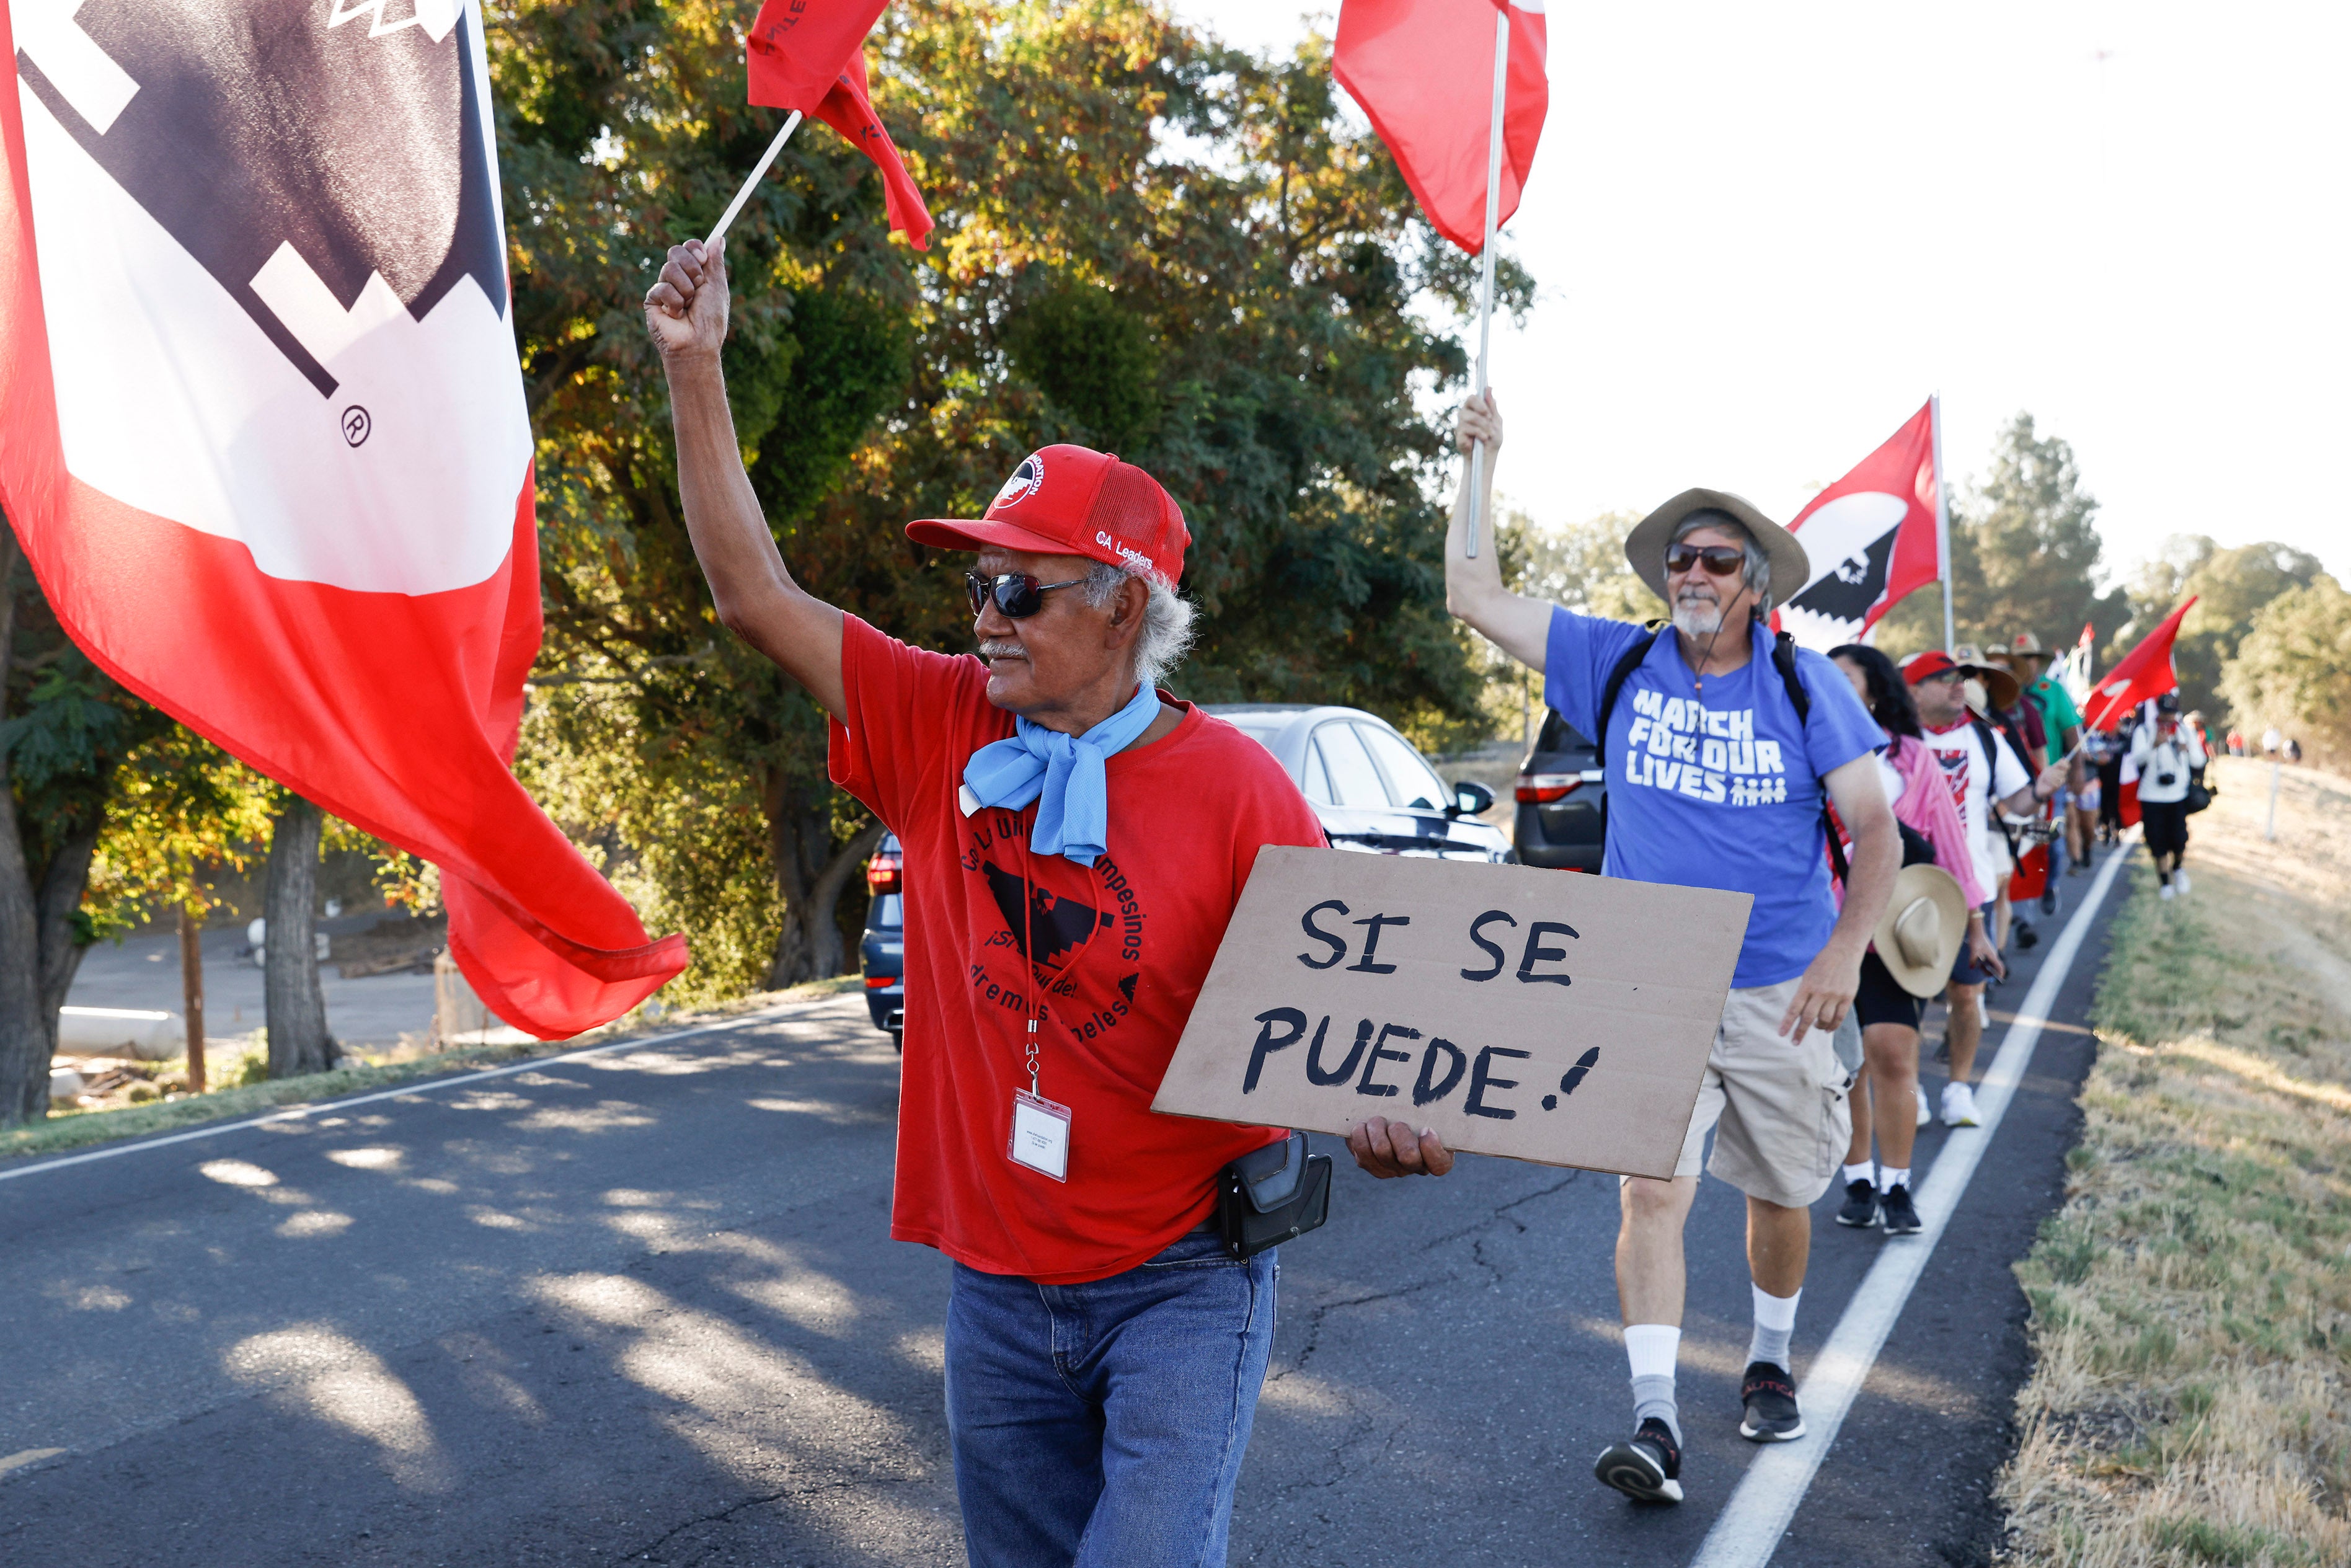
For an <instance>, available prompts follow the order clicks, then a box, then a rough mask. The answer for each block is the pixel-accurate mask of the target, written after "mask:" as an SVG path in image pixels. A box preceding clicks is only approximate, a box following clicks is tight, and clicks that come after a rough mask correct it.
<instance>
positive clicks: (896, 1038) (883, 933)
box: [857, 833, 906, 1049]
mask: <svg viewBox="0 0 2351 1568" xmlns="http://www.w3.org/2000/svg"><path fill="white" fill-rule="evenodd" d="M865 886H866V889H867V891H869V892H870V893H871V894H872V895H873V896H872V903H871V904H867V905H866V906H865V936H864V938H863V939H862V941H860V942H859V943H858V944H857V951H858V956H860V957H862V958H863V959H864V960H865V1006H866V1009H867V1010H869V1011H870V1012H872V1015H873V1027H874V1028H875V1029H878V1030H888V1031H889V1035H890V1041H891V1043H892V1044H893V1045H896V1046H899V1047H900V1048H902V1049H903V1048H904V1045H905V1043H906V862H905V854H904V852H903V851H902V850H900V849H899V847H898V835H897V834H895V833H885V834H883V838H882V846H881V848H879V849H877V850H875V851H874V852H873V854H872V858H871V859H870V860H868V861H867V862H865Z"/></svg>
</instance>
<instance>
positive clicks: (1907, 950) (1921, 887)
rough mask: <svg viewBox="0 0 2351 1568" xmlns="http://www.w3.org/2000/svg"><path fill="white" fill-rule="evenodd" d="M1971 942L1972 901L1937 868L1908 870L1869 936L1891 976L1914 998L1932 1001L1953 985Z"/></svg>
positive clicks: (1898, 875)
mask: <svg viewBox="0 0 2351 1568" xmlns="http://www.w3.org/2000/svg"><path fill="white" fill-rule="evenodd" d="M1967 939H1968V901H1967V897H1966V895H1965V894H1962V893H1960V892H1959V879H1958V878H1956V877H1954V876H1953V875H1952V874H1951V873H1949V872H1947V871H1945V870H1944V869H1943V868H1942V867H1941V866H1938V865H1906V866H1904V867H1903V868H1902V870H1901V871H1900V872H1899V873H1896V876H1895V878H1894V896H1893V897H1892V898H1889V899H1887V900H1886V913H1885V914H1884V915H1880V916H1879V917H1878V921H1877V929H1876V932H1875V933H1873V934H1872V936H1871V937H1870V940H1871V941H1872V942H1873V943H1875V944H1876V947H1877V959H1878V962H1880V963H1882V964H1884V965H1885V966H1886V973H1887V974H1889V975H1892V976H1893V977H1894V980H1895V983H1896V985H1898V986H1900V987H1901V988H1903V989H1904V990H1906V991H1907V992H1909V993H1910V994H1911V995H1912V996H1914V997H1931V996H1933V995H1934V994H1935V993H1936V992H1938V991H1939V990H1941V989H1942V988H1944V987H1945V986H1946V985H1949V983H1950V978H1951V966H1952V964H1953V963H1954V962H1956V961H1957V960H1958V958H1959V944H1961V943H1962V942H1965V941H1966V940H1967Z"/></svg>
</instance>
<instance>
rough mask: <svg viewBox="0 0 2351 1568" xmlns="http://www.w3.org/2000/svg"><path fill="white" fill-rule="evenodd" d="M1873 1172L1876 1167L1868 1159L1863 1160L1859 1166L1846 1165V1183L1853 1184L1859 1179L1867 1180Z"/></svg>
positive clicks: (1846, 1184)
mask: <svg viewBox="0 0 2351 1568" xmlns="http://www.w3.org/2000/svg"><path fill="white" fill-rule="evenodd" d="M1873 1172H1874V1167H1873V1166H1871V1165H1870V1163H1869V1162H1868V1161H1867V1160H1864V1161H1862V1162H1861V1164H1859V1165H1857V1166H1845V1167H1844V1185H1845V1186H1852V1185H1853V1184H1854V1183H1855V1182H1857V1181H1867V1180H1869V1179H1870V1176H1872V1174H1873Z"/></svg>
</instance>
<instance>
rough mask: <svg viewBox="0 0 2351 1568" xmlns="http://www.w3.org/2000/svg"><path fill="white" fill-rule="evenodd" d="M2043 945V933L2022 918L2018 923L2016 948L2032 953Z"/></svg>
mask: <svg viewBox="0 0 2351 1568" xmlns="http://www.w3.org/2000/svg"><path fill="white" fill-rule="evenodd" d="M2038 946H2041V933H2040V932H2038V931H2035V930H2034V929H2033V928H2032V926H2030V925H2026V924H2025V923H2024V922H2023V921H2022V920H2020V921H2018V922H2017V923H2016V950H2017V951H2018V952H2020V953H2030V952H2032V950H2033V949H2034V948H2035V947H2038Z"/></svg>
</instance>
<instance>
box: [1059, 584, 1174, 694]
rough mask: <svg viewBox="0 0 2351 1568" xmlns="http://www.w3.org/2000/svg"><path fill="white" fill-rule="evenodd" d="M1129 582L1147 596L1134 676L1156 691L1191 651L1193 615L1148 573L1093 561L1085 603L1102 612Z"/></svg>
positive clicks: (1135, 651)
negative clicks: (1131, 581) (1134, 584)
mask: <svg viewBox="0 0 2351 1568" xmlns="http://www.w3.org/2000/svg"><path fill="white" fill-rule="evenodd" d="M1130 579H1131V580H1134V581H1136V582H1139V583H1141V584H1143V586H1144V590H1145V591H1147V592H1148V594H1149V595H1150V597H1149V598H1148V599H1147V600H1146V601H1144V607H1143V631H1142V633H1141V634H1140V635H1138V636H1137V637H1136V638H1135V640H1134V676H1135V679H1137V680H1139V681H1141V682H1142V683H1143V684H1144V685H1146V686H1148V687H1150V688H1152V689H1153V690H1157V689H1158V687H1159V686H1160V685H1162V684H1163V683H1165V680H1166V679H1167V676H1168V674H1169V673H1170V672H1171V671H1173V670H1174V669H1175V666H1176V665H1178V664H1182V663H1183V662H1184V655H1185V654H1186V653H1190V652H1191V651H1192V637H1193V627H1192V620H1193V615H1194V613H1195V612H1194V611H1193V608H1192V601H1190V600H1188V599H1186V598H1184V597H1183V596H1182V595H1181V594H1179V593H1177V592H1176V591H1175V590H1174V589H1172V588H1170V587H1168V586H1167V584H1165V582H1162V581H1161V580H1159V579H1157V578H1155V577H1153V576H1152V575H1150V574H1149V573H1148V572H1141V571H1129V570H1127V569H1126V568H1124V567H1123V566H1113V565H1111V564H1110V563H1109V562H1108V561H1096V562H1094V564H1093V566H1092V569H1091V570H1088V571H1087V573H1086V587H1085V592H1086V602H1087V603H1089V604H1091V605H1092V606H1093V607H1094V608H1095V609H1097V610H1100V609H1102V607H1103V606H1104V605H1106V604H1108V603H1109V602H1110V601H1111V599H1112V597H1113V595H1114V594H1116V593H1117V592H1118V591H1119V588H1120V586H1121V585H1122V584H1123V583H1125V582H1126V581H1128V580H1130Z"/></svg>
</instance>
